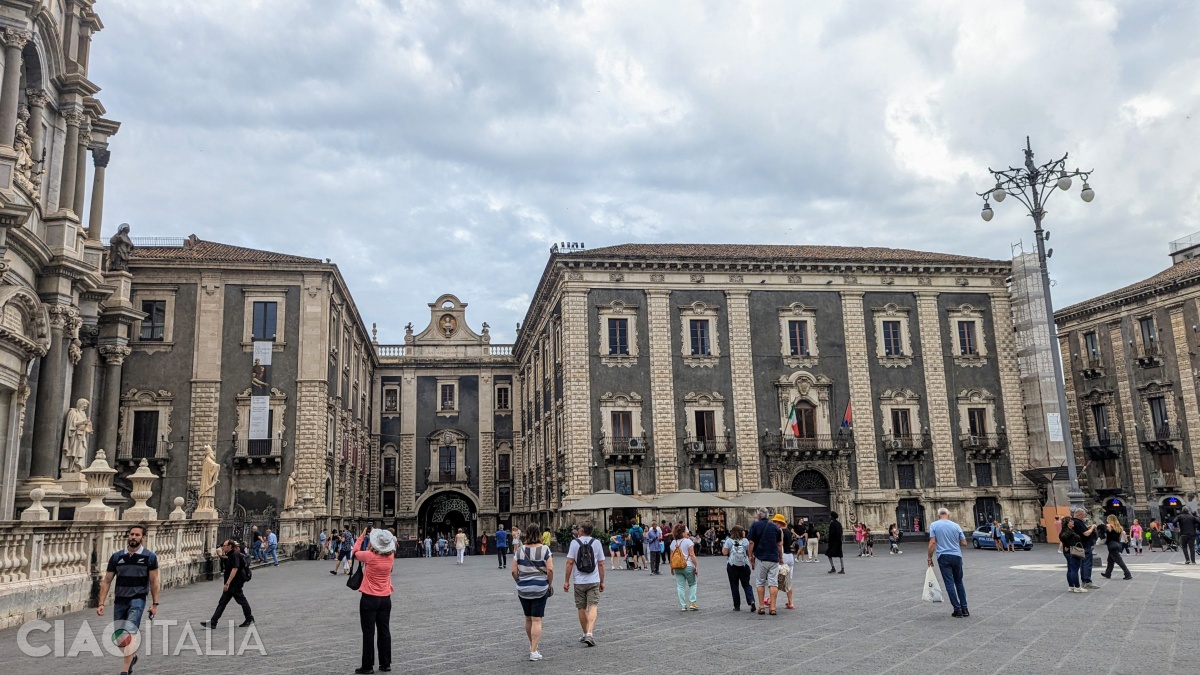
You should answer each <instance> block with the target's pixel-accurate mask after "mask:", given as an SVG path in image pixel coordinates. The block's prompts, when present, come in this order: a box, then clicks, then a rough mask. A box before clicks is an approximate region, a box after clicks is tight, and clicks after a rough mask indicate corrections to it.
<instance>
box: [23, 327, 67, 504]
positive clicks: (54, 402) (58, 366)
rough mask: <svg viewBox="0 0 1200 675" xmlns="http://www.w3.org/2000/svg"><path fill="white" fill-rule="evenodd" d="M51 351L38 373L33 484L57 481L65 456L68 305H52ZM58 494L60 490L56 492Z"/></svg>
mask: <svg viewBox="0 0 1200 675" xmlns="http://www.w3.org/2000/svg"><path fill="white" fill-rule="evenodd" d="M47 309H48V311H49V315H50V349H49V351H47V352H46V355H45V356H43V357H42V363H41V367H40V369H39V371H38V387H37V403H36V405H37V408H36V411H37V414H36V415H35V416H34V420H33V457H32V458H31V460H30V464H29V477H30V480H31V481H40V480H41V479H47V480H50V481H53V480H54V479H56V478H58V467H59V460H60V458H61V455H62V426H63V423H64V420H65V418H64V417H63V415H64V413H65V412H66V411H65V410H64V409H63V403H64V401H65V398H66V396H65V394H66V392H65V391H64V389H65V388H66V385H67V382H66V380H67V372H66V370H67V369H66V365H67V354H66V348H65V347H64V346H63V331H64V330H65V329H66V327H67V323H69V322H70V320H71V319H72V318H73V317H74V315H75V308H73V307H70V306H69V305H50V306H49V307H48V308H47ZM56 491H57V490H56Z"/></svg>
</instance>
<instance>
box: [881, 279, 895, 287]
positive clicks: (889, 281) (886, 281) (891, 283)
mask: <svg viewBox="0 0 1200 675" xmlns="http://www.w3.org/2000/svg"><path fill="white" fill-rule="evenodd" d="M879 283H881V284H883V285H884V286H894V285H895V284H896V277H879Z"/></svg>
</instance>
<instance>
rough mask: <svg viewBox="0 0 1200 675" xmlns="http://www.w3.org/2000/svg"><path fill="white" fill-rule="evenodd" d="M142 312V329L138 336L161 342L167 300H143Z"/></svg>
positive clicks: (165, 321) (165, 319)
mask: <svg viewBox="0 0 1200 675" xmlns="http://www.w3.org/2000/svg"><path fill="white" fill-rule="evenodd" d="M142 312H144V313H145V314H146V318H144V319H142V331H141V334H140V335H139V336H138V338H139V339H141V340H152V341H157V342H161V341H162V340H163V337H164V331H165V329H166V325H167V301H166V300H143V301H142Z"/></svg>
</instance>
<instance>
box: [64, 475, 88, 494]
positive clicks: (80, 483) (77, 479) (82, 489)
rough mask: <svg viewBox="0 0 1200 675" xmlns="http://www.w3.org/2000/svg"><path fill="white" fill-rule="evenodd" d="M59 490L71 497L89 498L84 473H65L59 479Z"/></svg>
mask: <svg viewBox="0 0 1200 675" xmlns="http://www.w3.org/2000/svg"><path fill="white" fill-rule="evenodd" d="M58 488H59V490H60V491H62V492H63V493H64V494H67V495H69V496H71V497H84V498H86V497H87V489H88V482H87V479H86V478H84V477H83V474H82V473H75V472H70V473H64V474H63V475H62V478H59V479H58Z"/></svg>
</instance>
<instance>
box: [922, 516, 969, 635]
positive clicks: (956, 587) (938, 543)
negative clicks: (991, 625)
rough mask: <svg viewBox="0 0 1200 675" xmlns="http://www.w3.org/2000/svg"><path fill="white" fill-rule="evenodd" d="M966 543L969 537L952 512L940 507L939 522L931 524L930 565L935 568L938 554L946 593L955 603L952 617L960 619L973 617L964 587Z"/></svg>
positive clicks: (951, 602)
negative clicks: (968, 608)
mask: <svg viewBox="0 0 1200 675" xmlns="http://www.w3.org/2000/svg"><path fill="white" fill-rule="evenodd" d="M966 543H967V537H966V535H964V534H963V531H962V528H961V527H959V526H958V523H956V522H954V521H953V520H950V511H948V510H946V509H938V519H937V521H936V522H935V523H934V524H932V525H930V526H929V566H930V567H933V559H934V558H935V557H936V558H937V564H938V568H939V569H941V571H942V583H943V584H945V586H946V595H948V596H950V604H951V605H954V613H953V614H951V615H950V616H954V617H959V618H962V617H966V616H971V613H970V612H969V611H967V589H965V588H963V559H962V548H961V546H965V545H966Z"/></svg>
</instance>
